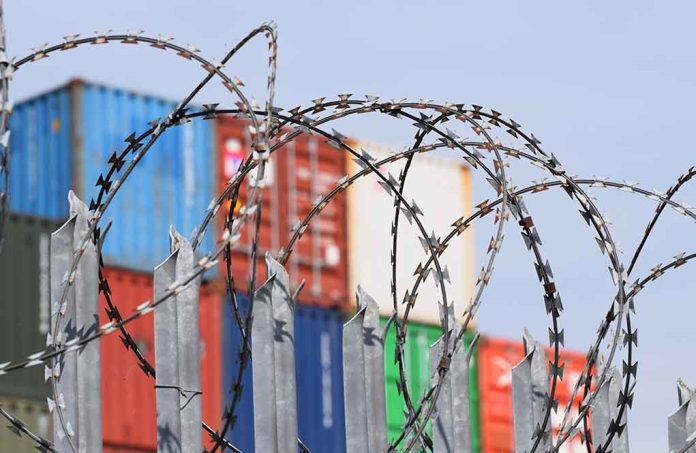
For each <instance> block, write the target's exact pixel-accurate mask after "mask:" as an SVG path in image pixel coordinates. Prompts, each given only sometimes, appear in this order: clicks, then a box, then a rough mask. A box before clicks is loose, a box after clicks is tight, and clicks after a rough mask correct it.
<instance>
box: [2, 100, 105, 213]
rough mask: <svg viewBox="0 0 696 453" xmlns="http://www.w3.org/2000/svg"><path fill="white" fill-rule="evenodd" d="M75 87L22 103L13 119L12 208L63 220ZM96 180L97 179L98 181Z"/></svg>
mask: <svg viewBox="0 0 696 453" xmlns="http://www.w3.org/2000/svg"><path fill="white" fill-rule="evenodd" d="M71 119H72V114H71V104H70V91H69V90H68V89H67V88H62V89H58V90H55V91H51V92H49V93H47V94H44V95H41V96H38V97H35V98H32V99H30V100H28V101H25V102H21V103H19V104H17V105H16V106H15V108H14V111H13V113H12V116H11V117H10V127H11V129H12V133H11V135H10V146H11V149H12V152H11V153H10V209H11V210H12V211H15V212H20V213H24V214H31V215H35V216H39V217H47V218H50V219H53V220H63V219H65V218H66V217H67V214H68V202H67V199H68V189H69V188H71V187H72V182H73V179H72V178H73V172H72V159H73V154H72V121H71ZM95 181H96V180H95Z"/></svg>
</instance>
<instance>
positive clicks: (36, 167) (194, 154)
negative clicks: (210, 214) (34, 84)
mask: <svg viewBox="0 0 696 453" xmlns="http://www.w3.org/2000/svg"><path fill="white" fill-rule="evenodd" d="M176 104H177V103H176V102H174V101H168V100H163V99H160V98H157V97H153V96H147V95H142V94H136V93H133V92H130V91H125V90H120V89H115V88H110V87H105V86H102V85H97V84H93V83H85V82H82V81H72V82H70V83H68V84H67V85H65V86H63V87H60V88H57V89H55V90H53V91H50V92H48V93H45V94H42V95H39V96H37V97H33V98H30V99H27V100H25V101H23V102H20V103H18V104H17V105H16V106H15V109H14V113H13V114H12V117H11V119H10V123H11V128H12V134H11V136H10V141H11V147H12V148H11V149H12V151H11V154H10V156H11V158H10V169H11V173H10V209H11V210H12V211H15V212H20V213H26V214H31V215H36V216H39V217H47V218H51V219H55V220H65V219H66V218H67V217H68V202H67V195H68V190H69V189H73V190H75V191H76V193H77V194H78V196H80V197H81V198H82V199H83V200H84V201H85V202H87V203H89V201H90V199H92V198H94V199H96V197H97V195H98V193H99V186H98V185H97V183H98V182H99V181H100V175H106V174H107V172H108V170H109V166H110V164H109V160H110V159H111V156H112V155H113V154H114V153H117V154H120V153H121V152H122V151H123V150H124V149H125V148H126V146H127V143H126V141H125V140H126V139H127V138H128V137H129V136H130V135H131V133H135V134H136V136H137V135H139V134H142V133H143V132H145V131H147V130H148V129H149V128H150V127H151V126H150V124H149V122H151V121H153V120H157V119H163V118H165V117H166V116H167V115H169V114H170V113H171V112H172V111H173V110H174V109H175V107H176ZM146 141H147V140H146ZM131 158H132V154H130V155H129V156H128V157H127V162H130V160H131ZM216 165H217V164H216V159H215V153H214V143H213V124H212V122H210V121H204V120H201V119H196V120H194V121H191V122H189V123H186V124H184V125H181V126H176V127H172V128H170V129H168V130H167V131H166V132H165V133H164V134H162V136H161V137H160V138H159V140H158V141H157V143H156V144H155V145H154V146H153V147H152V149H150V151H149V152H148V154H146V155H145V157H144V158H143V159H142V160H141V162H140V163H139V164H138V166H137V167H136V169H135V171H133V172H132V173H131V174H130V176H128V179H127V180H126V181H125V183H124V185H123V187H122V188H121V189H120V190H119V192H118V193H117V195H116V197H115V198H114V200H113V202H112V204H111V205H110V207H109V208H108V209H107V211H106V218H105V219H104V220H106V219H109V218H110V219H112V220H113V225H112V227H111V229H110V230H109V234H108V236H107V239H106V242H105V243H104V248H103V253H104V261H105V263H106V264H107V265H113V266H120V267H126V268H130V269H135V270H143V271H151V270H152V269H153V268H154V267H155V266H156V265H157V264H159V263H160V262H162V261H163V260H164V259H165V258H166V257H167V256H168V255H169V240H168V235H167V232H168V229H169V226H170V225H174V226H175V227H176V228H177V229H178V230H179V231H180V232H181V233H182V234H184V235H186V236H188V235H189V234H190V233H191V232H192V231H193V229H194V228H195V227H196V226H197V225H198V224H199V223H200V222H201V220H202V219H203V218H204V217H205V213H206V209H207V207H208V205H209V203H210V200H212V198H213V196H214V191H215V186H216V180H215V175H216V171H215V170H216ZM126 167H127V165H123V166H122V167H121V168H120V169H119V171H118V172H117V173H116V177H115V178H114V181H115V180H120V179H121V178H122V176H123V173H124V172H125V170H126ZM112 182H113V181H112ZM112 187H113V186H112ZM111 190H113V188H112V189H111ZM214 229H215V228H212V230H214ZM213 241H214V237H213V236H212V235H211V234H208V235H207V237H206V238H205V239H204V241H203V243H202V244H201V247H200V249H199V250H200V251H201V252H202V253H207V252H209V251H211V250H212V248H213Z"/></svg>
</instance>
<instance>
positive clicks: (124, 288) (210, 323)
mask: <svg viewBox="0 0 696 453" xmlns="http://www.w3.org/2000/svg"><path fill="white" fill-rule="evenodd" d="M105 274H106V277H107V279H108V280H109V287H110V288H111V293H112V301H113V302H114V304H116V305H117V307H118V309H119V311H120V312H121V313H122V314H123V315H126V314H128V313H130V312H131V311H132V310H134V309H135V307H136V306H137V305H139V304H141V303H142V302H144V301H145V300H151V299H152V275H151V274H145V273H137V272H133V271H128V270H123V269H117V268H107V269H106V271H105ZM165 303H166V302H165ZM101 304H102V306H103V307H105V302H104V301H103V300H102V301H101ZM221 305H222V297H221V296H220V295H219V294H218V292H217V291H215V290H213V289H212V288H211V287H210V285H209V284H203V285H201V294H200V310H199V317H200V332H201V387H202V392H203V395H202V398H203V420H204V421H205V422H206V423H208V424H209V425H210V426H213V427H217V425H218V424H219V421H220V416H221V414H222V397H221V393H220V390H221V388H222V369H221V357H220V346H221V345H220V340H221V333H222V332H221V329H222V325H221V324H220V309H221ZM100 316H101V319H100V322H102V323H104V322H107V321H108V319H107V317H106V315H105V312H104V310H102V313H101V314H100ZM128 331H129V332H130V334H131V335H132V337H133V339H134V340H135V342H136V344H137V345H138V347H139V349H140V350H141V351H142V352H143V354H144V356H145V358H146V359H147V360H148V361H149V362H150V363H151V364H153V366H154V351H155V342H154V317H153V315H152V314H149V315H147V316H144V317H142V318H139V319H137V320H136V321H133V322H131V323H129V324H128ZM101 354H102V355H101V357H102V358H101V364H102V412H103V435H104V444H107V445H110V446H112V447H114V448H121V449H122V450H121V451H151V450H152V449H154V448H155V447H156V445H157V424H156V411H155V388H154V386H155V380H154V379H153V378H151V377H149V376H146V375H145V374H144V373H143V371H142V369H141V368H140V366H139V364H138V361H137V360H136V358H135V355H134V354H133V353H132V351H130V350H126V348H125V347H124V343H123V342H122V341H121V338H120V336H119V335H118V334H116V333H114V334H112V335H108V336H106V337H104V338H102V339H101ZM204 439H208V436H205V435H204ZM115 451H119V450H115Z"/></svg>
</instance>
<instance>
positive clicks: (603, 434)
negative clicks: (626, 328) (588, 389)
mask: <svg viewBox="0 0 696 453" xmlns="http://www.w3.org/2000/svg"><path fill="white" fill-rule="evenodd" d="M621 384H622V380H621V374H620V373H619V370H618V369H616V367H612V369H611V373H610V375H609V378H608V379H607V380H606V381H604V383H603V384H602V386H601V387H600V388H599V392H598V393H597V398H595V401H594V403H593V404H592V444H593V446H594V448H595V449H596V448H598V447H599V446H601V445H604V443H605V442H606V439H607V435H608V432H609V427H610V426H611V425H612V423H617V422H616V416H617V415H618V412H619V410H618V405H619V401H620V394H621V390H622V389H621ZM618 424H619V425H624V428H623V430H622V432H621V435H620V436H619V435H618V433H617V434H614V437H613V438H612V440H611V444H610V445H609V450H610V451H612V452H613V453H628V451H629V449H628V430H627V429H626V412H624V413H623V416H622V417H621V422H620V423H618Z"/></svg>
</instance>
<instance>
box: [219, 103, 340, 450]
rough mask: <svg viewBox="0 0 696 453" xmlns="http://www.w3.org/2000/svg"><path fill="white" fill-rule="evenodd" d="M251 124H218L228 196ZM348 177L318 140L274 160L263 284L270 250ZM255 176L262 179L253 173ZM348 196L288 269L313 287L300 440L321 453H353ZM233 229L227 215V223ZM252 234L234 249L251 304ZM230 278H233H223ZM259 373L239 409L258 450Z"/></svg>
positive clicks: (228, 369)
mask: <svg viewBox="0 0 696 453" xmlns="http://www.w3.org/2000/svg"><path fill="white" fill-rule="evenodd" d="M248 124H249V123H248V121H246V120H242V119H239V118H234V117H231V116H220V117H219V118H218V119H217V122H216V127H217V129H216V133H217V138H216V141H217V147H218V150H219V156H218V157H219V159H220V161H219V166H218V167H219V184H218V190H219V191H220V192H222V191H223V190H224V188H225V187H226V185H227V184H228V183H229V181H230V180H231V179H232V178H233V177H234V176H235V174H236V171H237V169H238V168H239V165H240V164H241V162H242V161H243V160H244V159H245V158H246V157H248V156H249V153H250V152H251V146H250V144H251V142H250V137H249V133H248V130H247V126H248ZM344 174H345V163H344V159H343V155H342V154H341V153H339V152H337V151H336V150H335V149H334V148H332V147H330V146H328V145H327V144H326V143H325V142H324V141H323V140H320V139H317V138H316V137H313V136H301V137H299V138H298V139H297V140H295V141H294V142H293V143H290V144H288V145H287V146H286V148H285V149H280V150H278V151H277V152H275V153H274V154H272V155H271V158H270V160H269V163H268V166H267V167H266V175H265V178H266V179H267V183H269V184H268V185H267V187H266V188H265V189H264V194H263V214H262V217H261V230H260V237H259V255H258V256H259V259H258V262H257V285H258V284H259V282H261V281H263V280H264V279H265V276H266V271H265V264H264V260H263V256H264V253H265V252H266V251H271V252H273V253H277V251H278V250H279V249H281V248H282V247H285V246H286V245H287V243H288V241H289V239H290V237H291V235H292V229H293V227H294V225H295V223H296V222H297V221H299V220H300V219H302V218H303V217H305V216H306V215H307V214H308V213H309V212H310V210H311V209H312V203H313V201H314V199H316V197H317V196H318V195H321V194H326V193H327V192H328V191H329V190H330V189H331V188H332V187H334V186H335V184H336V183H337V181H338V180H339V179H340V178H341V177H342V176H343V175H344ZM251 177H254V176H253V174H252V175H251ZM246 194H247V192H246V183H245V184H243V185H242V188H241V190H240V196H239V202H238V204H237V206H234V207H232V206H230V205H229V204H228V205H225V207H224V209H223V216H227V214H228V212H229V210H230V209H238V208H239V207H240V206H241V204H243V203H244V202H245V201H246ZM345 203H346V201H345V196H344V195H339V196H337V197H336V198H334V200H333V201H332V202H331V203H330V204H329V205H328V206H327V208H326V209H324V210H323V211H322V213H321V214H320V215H319V216H318V217H317V218H315V219H314V220H313V222H312V224H311V226H310V228H309V229H308V230H307V231H306V232H305V234H304V236H303V237H302V239H301V240H299V241H298V242H297V243H296V244H295V247H294V249H293V253H292V255H291V256H290V259H289V260H288V262H287V263H286V268H287V270H288V273H289V275H290V279H291V284H292V285H297V284H299V282H301V281H302V280H304V281H305V283H306V284H305V287H304V289H303V290H302V292H301V294H300V296H299V303H298V305H297V307H296V310H295V359H296V373H297V376H296V377H297V396H298V402H300V405H299V407H298V423H299V436H300V438H301V439H302V440H303V442H304V443H305V444H306V445H307V446H308V447H309V448H310V449H311V450H312V451H318V452H323V451H331V452H340V451H345V439H344V437H345V424H344V413H343V374H342V361H341V344H342V340H341V338H342V326H343V321H344V315H343V312H342V311H341V309H345V308H346V306H347V305H348V297H347V292H348V285H347V278H346V277H347V264H348V263H347V257H346V224H345V218H346V216H345V212H346V205H345ZM223 224H224V217H221V219H220V225H221V226H222V225H223ZM251 225H252V224H251V223H250V224H247V225H246V226H245V228H244V229H243V231H242V237H241V242H240V244H238V245H236V246H235V247H234V248H233V253H232V265H233V274H232V275H233V277H234V279H235V285H236V288H237V289H238V290H239V291H238V293H237V298H238V301H240V302H241V305H242V307H243V312H246V307H248V296H247V291H248V273H249V263H250V249H251V243H252V234H253V229H252V228H251ZM223 273H224V271H223ZM224 319H225V322H224V326H225V327H224V340H223V342H224V347H223V351H224V370H225V371H224V375H225V377H224V381H225V386H224V390H223V391H224V392H225V393H226V396H227V398H228V399H229V398H230V397H231V394H230V393H229V391H230V390H231V386H232V385H233V383H234V379H235V378H236V375H237V372H238V363H237V358H238V353H239V348H240V344H241V336H240V333H239V327H238V325H237V324H236V321H235V319H234V317H233V314H232V308H231V306H227V307H225V308H224ZM251 381H252V370H251V366H250V365H249V366H248V367H247V369H246V371H245V374H244V376H243V381H242V385H243V388H244V393H243V394H242V399H241V402H240V404H239V406H237V410H236V415H237V419H236V423H235V427H234V429H233V430H232V432H231V434H230V436H229V438H230V439H231V440H232V441H233V443H234V444H235V445H236V446H238V447H239V448H240V449H241V450H242V451H254V450H253V443H254V441H253V436H254V426H253V401H252V393H251V391H252V389H251Z"/></svg>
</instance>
